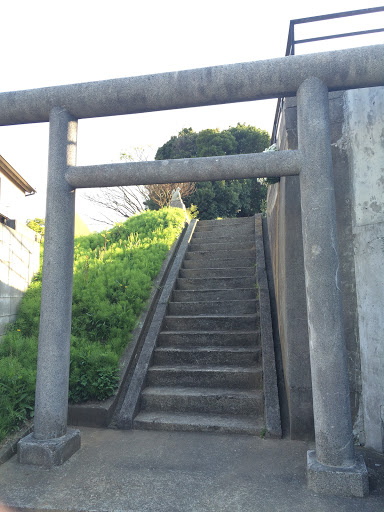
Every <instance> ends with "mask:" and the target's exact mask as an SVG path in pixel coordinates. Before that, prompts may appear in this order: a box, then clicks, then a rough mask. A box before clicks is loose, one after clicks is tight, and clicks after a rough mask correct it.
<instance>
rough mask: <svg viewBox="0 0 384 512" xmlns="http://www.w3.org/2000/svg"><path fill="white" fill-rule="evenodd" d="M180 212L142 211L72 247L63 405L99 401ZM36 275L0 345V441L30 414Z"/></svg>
mask: <svg viewBox="0 0 384 512" xmlns="http://www.w3.org/2000/svg"><path fill="white" fill-rule="evenodd" d="M184 222H185V214H184V212H183V211H182V210H181V209H177V208H163V209H162V210H159V211H145V212H143V213H141V214H140V215H137V216H134V217H130V218H129V219H127V220H126V221H125V222H124V223H119V224H116V225H115V226H114V227H113V228H112V229H111V230H109V231H105V232H102V233H93V234H91V235H88V236H83V237H78V238H76V239H75V252H74V275H73V301H72V342H71V355H70V361H71V363H70V385H69V398H70V400H71V401H72V402H80V401H85V400H89V399H96V400H103V399H105V398H107V397H108V396H111V395H112V394H113V392H114V390H115V389H116V386H117V384H118V379H119V372H118V365H119V359H120V357H121V354H122V352H123V350H124V348H125V347H126V345H127V343H128V342H129V339H130V337H131V333H132V330H133V329H134V327H135V325H136V322H137V319H138V317H139V315H140V313H141V312H142V310H143V308H144V305H145V303H146V301H147V299H148V297H149V294H150V290H151V286H152V281H153V279H154V278H155V277H156V275H157V274H158V273H159V271H160V268H161V265H162V263H163V261H164V258H165V256H166V254H167V252H168V250H169V249H170V247H171V245H172V244H173V242H174V241H175V240H176V238H177V237H178V236H179V234H180V233H181V231H182V229H183V227H184ZM40 302H41V271H40V272H39V273H38V274H37V275H36V276H35V277H34V279H33V281H32V283H31V285H30V286H29V288H28V290H27V292H26V293H25V295H24V297H23V300H22V302H21V306H20V309H19V313H18V316H17V319H16V322H15V323H14V324H12V325H11V326H10V328H9V331H8V333H7V334H6V335H5V336H4V340H3V342H2V343H0V395H1V396H0V410H1V415H0V441H1V439H2V438H3V437H4V436H5V435H6V434H7V432H9V431H10V430H11V429H12V428H14V427H15V426H17V425H18V424H20V423H21V422H23V421H25V420H26V419H28V418H29V417H30V416H31V415H32V414H33V405H34V388H35V379H36V358H37V340H38V333H39V321H40Z"/></svg>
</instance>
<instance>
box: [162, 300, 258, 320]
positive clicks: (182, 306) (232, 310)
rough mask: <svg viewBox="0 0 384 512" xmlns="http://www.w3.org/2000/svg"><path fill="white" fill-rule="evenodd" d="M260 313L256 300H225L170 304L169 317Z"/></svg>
mask: <svg viewBox="0 0 384 512" xmlns="http://www.w3.org/2000/svg"><path fill="white" fill-rule="evenodd" d="M257 311H258V303H257V301H256V300H255V299H254V300H225V301H202V302H196V301H194V302H185V301H183V302H170V303H169V304H168V315H170V316H172V315H174V316H176V315H184V316H185V315H220V314H229V315H247V314H252V313H256V312H257Z"/></svg>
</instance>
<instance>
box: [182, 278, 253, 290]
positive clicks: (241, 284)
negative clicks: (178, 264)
mask: <svg viewBox="0 0 384 512" xmlns="http://www.w3.org/2000/svg"><path fill="white" fill-rule="evenodd" d="M254 287H256V283H255V278H254V276H247V277H209V278H202V279H199V278H196V279H187V278H182V277H178V278H177V280H176V288H177V289H178V290H225V289H229V288H254Z"/></svg>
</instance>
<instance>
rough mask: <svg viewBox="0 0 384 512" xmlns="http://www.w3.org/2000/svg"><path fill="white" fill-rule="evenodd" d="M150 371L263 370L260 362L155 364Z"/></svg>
mask: <svg viewBox="0 0 384 512" xmlns="http://www.w3.org/2000/svg"><path fill="white" fill-rule="evenodd" d="M148 371H149V372H196V373H199V372H204V373H208V372H210V373H231V374H232V373H233V374H239V373H258V372H259V371H261V366H260V364H258V365H256V364H253V365H250V366H229V365H201V364H199V365H197V364H174V365H153V366H151V367H150V368H149V369H148Z"/></svg>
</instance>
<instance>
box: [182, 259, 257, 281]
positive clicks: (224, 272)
mask: <svg viewBox="0 0 384 512" xmlns="http://www.w3.org/2000/svg"><path fill="white" fill-rule="evenodd" d="M255 271H256V267H255V266H254V265H253V266H251V267H242V266H241V263H240V262H239V266H238V267H237V268H185V269H184V268H182V269H180V272H179V277H183V278H185V279H203V278H205V277H253V278H255Z"/></svg>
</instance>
